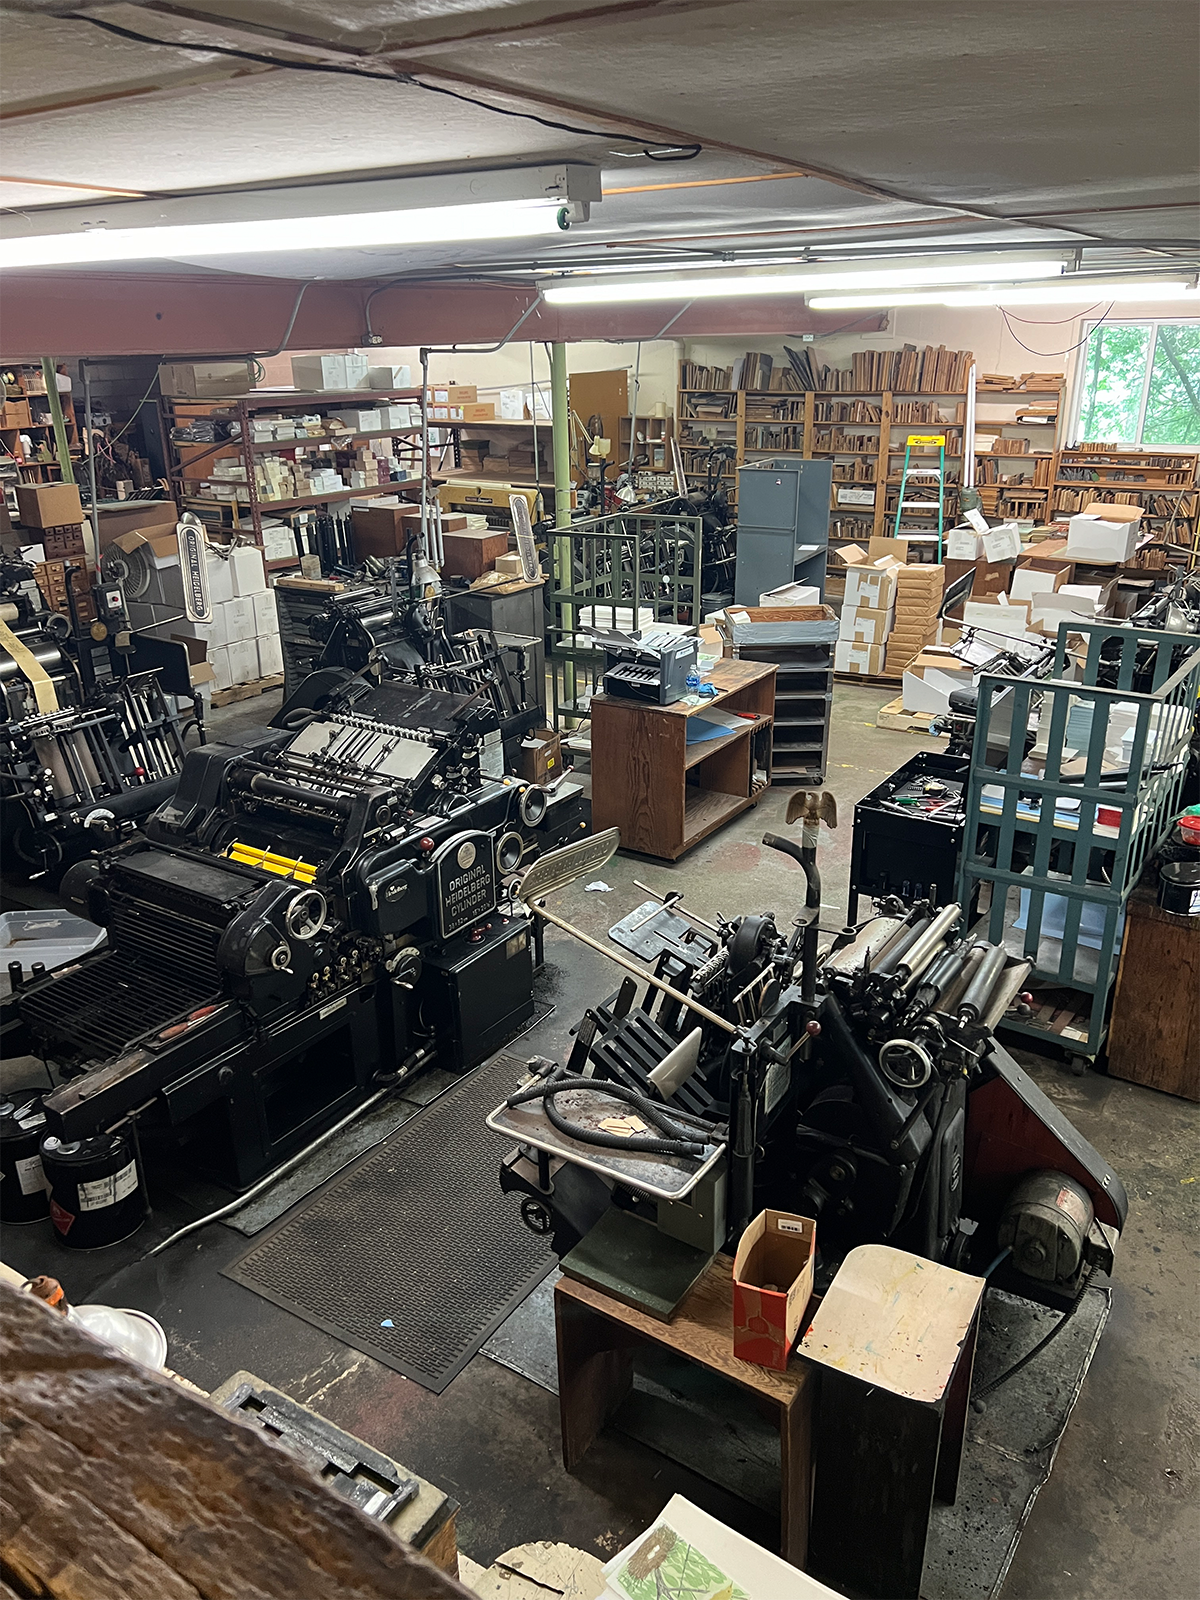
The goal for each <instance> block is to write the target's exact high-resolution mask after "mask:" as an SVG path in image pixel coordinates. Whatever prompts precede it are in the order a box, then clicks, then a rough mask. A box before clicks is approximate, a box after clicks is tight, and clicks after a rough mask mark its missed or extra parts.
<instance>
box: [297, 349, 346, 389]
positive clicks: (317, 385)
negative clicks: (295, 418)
mask: <svg viewBox="0 0 1200 1600" xmlns="http://www.w3.org/2000/svg"><path fill="white" fill-rule="evenodd" d="M292 382H293V383H294V384H295V385H296V387H297V389H299V390H300V391H301V393H302V394H307V393H309V392H314V393H315V392H316V391H318V390H321V389H348V388H349V387H350V385H349V384H348V383H347V382H346V358H345V356H293V357H292Z"/></svg>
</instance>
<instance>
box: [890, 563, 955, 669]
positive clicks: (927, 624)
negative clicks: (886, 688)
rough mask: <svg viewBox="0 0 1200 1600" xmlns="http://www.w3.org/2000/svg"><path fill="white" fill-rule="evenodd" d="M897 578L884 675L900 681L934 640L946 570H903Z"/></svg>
mask: <svg viewBox="0 0 1200 1600" xmlns="http://www.w3.org/2000/svg"><path fill="white" fill-rule="evenodd" d="M893 570H894V571H895V574H896V620H895V622H894V624H893V626H892V631H891V632H890V633H889V634H888V639H887V656H886V658H885V660H884V668H883V670H884V672H885V674H886V675H887V676H888V677H889V678H894V677H899V676H900V674H901V673H902V672H903V671H904V669H905V667H906V666H907V665H908V663H909V662H910V661H911V660H912V658H913V657H914V656H915V655H919V654H920V652H921V649H922V648H923V647H924V646H925V645H927V644H931V643H932V642H933V640H934V639H935V638H936V636H937V626H938V620H937V613H938V607H939V606H940V605H941V603H942V590H943V589H944V587H945V582H946V569H945V567H942V566H936V567H932V566H924V565H922V566H903V567H895V568H894V569H893Z"/></svg>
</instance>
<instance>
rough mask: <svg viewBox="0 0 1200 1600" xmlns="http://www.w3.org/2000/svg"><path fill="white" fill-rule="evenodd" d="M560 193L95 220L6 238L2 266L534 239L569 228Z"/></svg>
mask: <svg viewBox="0 0 1200 1600" xmlns="http://www.w3.org/2000/svg"><path fill="white" fill-rule="evenodd" d="M560 209H561V203H560V202H559V201H557V200H494V201H484V202H483V203H481V204H477V205H462V206H425V207H421V208H419V209H415V210H411V211H364V212H358V213H356V214H352V215H350V216H324V217H320V216H317V217H274V218H271V219H270V220H269V221H262V222H259V221H244V222H200V223H181V224H174V225H170V226H167V227H163V228H153V227H150V228H104V227H90V228H87V229H86V230H81V231H80V232H78V233H54V234H43V235H41V236H40V237H38V236H35V237H33V238H28V239H20V238H16V239H14V238H8V239H3V240H0V267H57V266H64V265H66V264H68V263H71V262H83V261H149V260H163V259H167V258H170V257H174V256H240V255H250V254H258V253H261V252H262V251H266V250H270V251H278V252H283V251H294V250H357V249H361V248H362V247H363V246H365V245H396V246H406V245H418V244H440V243H451V242H459V241H462V240H468V239H470V240H474V239H527V238H532V237H533V236H534V235H537V234H547V233H558V232H560V231H561V229H560V225H559V220H558V214H559V211H560Z"/></svg>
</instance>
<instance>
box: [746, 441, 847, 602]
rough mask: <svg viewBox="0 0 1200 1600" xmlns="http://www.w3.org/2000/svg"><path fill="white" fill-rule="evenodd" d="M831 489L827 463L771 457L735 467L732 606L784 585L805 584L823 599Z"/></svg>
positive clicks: (799, 458)
mask: <svg viewBox="0 0 1200 1600" xmlns="http://www.w3.org/2000/svg"><path fill="white" fill-rule="evenodd" d="M832 488H833V464H832V462H830V461H808V460H805V459H804V458H803V457H801V456H774V457H772V458H771V459H770V460H768V461H756V462H754V463H753V465H751V466H745V467H739V468H738V535H737V572H736V578H735V581H734V599H735V601H736V602H737V604H738V605H742V606H756V605H757V604H758V597H759V595H760V594H765V593H766V591H767V590H768V589H778V588H779V587H780V586H781V585H782V584H785V583H811V584H813V585H814V586H815V587H816V588H817V589H818V590H819V591H820V596H821V599H822V600H824V598H825V560H826V557H827V555H828V552H829V501H830V495H831V492H832Z"/></svg>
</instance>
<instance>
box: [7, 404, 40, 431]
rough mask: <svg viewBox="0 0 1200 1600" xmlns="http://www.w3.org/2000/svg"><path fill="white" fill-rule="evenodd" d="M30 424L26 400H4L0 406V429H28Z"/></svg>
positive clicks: (30, 419)
mask: <svg viewBox="0 0 1200 1600" xmlns="http://www.w3.org/2000/svg"><path fill="white" fill-rule="evenodd" d="M32 422H33V418H32V417H31V416H30V414H29V401H28V400H5V401H4V402H3V403H2V404H0V428H28V427H30V426H31V425H32Z"/></svg>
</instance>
